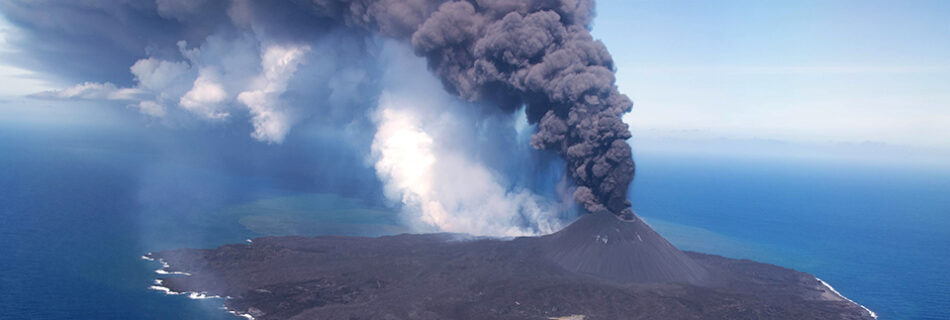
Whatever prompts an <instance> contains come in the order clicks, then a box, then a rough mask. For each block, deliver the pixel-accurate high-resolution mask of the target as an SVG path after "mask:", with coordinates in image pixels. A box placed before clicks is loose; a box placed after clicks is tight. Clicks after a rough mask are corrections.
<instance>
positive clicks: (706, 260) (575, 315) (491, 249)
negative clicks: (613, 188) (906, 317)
mask: <svg viewBox="0 0 950 320" xmlns="http://www.w3.org/2000/svg"><path fill="white" fill-rule="evenodd" d="M144 258H146V259H149V260H158V261H161V262H162V265H163V268H162V269H161V270H160V272H159V273H162V274H166V276H164V277H162V278H159V279H157V280H155V281H156V286H155V287H153V288H158V289H161V290H164V291H166V292H169V293H190V294H191V296H193V297H211V296H218V297H224V298H226V299H225V301H224V304H225V308H226V309H227V310H229V311H230V312H232V313H234V314H237V315H240V316H244V317H246V318H249V319H257V320H269V319H294V320H298V319H571V320H580V319H584V320H596V319H874V318H876V316H875V315H874V313H873V312H871V311H870V310H867V309H866V308H864V307H862V306H861V305H859V304H857V303H855V302H853V301H851V300H849V299H847V298H845V297H844V296H842V295H840V294H838V293H837V292H836V291H835V290H834V289H832V288H831V287H830V286H828V285H827V284H825V283H823V282H822V281H821V280H819V279H817V278H816V277H814V276H812V275H809V274H807V273H803V272H798V271H795V270H791V269H787V268H782V267H779V266H775V265H770V264H765V263H759V262H754V261H750V260H736V259H729V258H724V257H720V256H716V255H709V254H702V253H696V252H687V251H680V250H678V249H677V248H675V247H674V246H673V245H672V244H670V243H669V242H667V241H666V240H665V239H663V237H661V236H660V235H659V234H658V233H656V232H655V231H653V229H652V228H650V226H649V225H647V224H646V223H645V222H643V220H641V219H639V218H637V217H635V216H634V217H632V218H629V217H628V218H627V219H623V218H620V217H618V216H615V215H613V214H611V213H606V212H604V213H591V214H586V215H583V216H581V217H580V218H579V219H577V220H576V221H575V222H573V223H572V224H570V225H568V226H567V227H565V228H564V229H562V230H560V231H558V232H555V233H553V234H549V235H544V236H537V237H518V238H514V239H498V238H485V237H472V236H468V235H463V234H452V233H436V234H400V235H393V236H382V237H348V236H318V237H299V236H285V237H262V238H257V239H253V240H251V241H248V243H245V244H234V245H225V246H222V247H219V248H216V249H177V250H169V251H162V252H155V253H149V254H147V255H146V256H144Z"/></svg>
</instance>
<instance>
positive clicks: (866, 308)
mask: <svg viewBox="0 0 950 320" xmlns="http://www.w3.org/2000/svg"><path fill="white" fill-rule="evenodd" d="M815 280H818V282H819V283H821V284H822V285H823V286H825V288H828V290H831V292H832V293H834V294H835V295H837V296H838V297H841V298H842V299H844V300H847V301H848V302H851V303H853V304H856V305H858V306H859V307H861V309H864V311H867V313H868V314H869V315H871V318H874V319H877V314H876V313H874V311H871V309H868V307H865V306H864V305H863V304H860V303H857V302H855V301H854V300H851V299H848V297H845V296H844V295H843V294H841V293H840V292H838V290H835V288H834V287H832V286H831V284H829V283H828V282H826V281H825V280H821V278H818V277H815Z"/></svg>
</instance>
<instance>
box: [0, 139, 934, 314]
mask: <svg viewBox="0 0 950 320" xmlns="http://www.w3.org/2000/svg"><path fill="white" fill-rule="evenodd" d="M150 143H156V142H154V141H151V142H148V143H145V142H142V143H139V142H138V140H137V138H136V137H120V136H116V135H115V134H114V132H96V131H95V130H84V131H82V133H81V134H78V133H77V132H70V131H68V130H67V131H57V130H39V129H35V128H17V127H6V128H0V319H97V320H100V319H234V317H232V316H230V315H228V314H226V313H224V312H222V311H221V310H219V309H218V308H219V307H220V301H216V300H200V301H199V300H190V299H188V298H186V297H184V296H166V295H164V294H162V293H160V292H158V291H154V290H148V289H147V288H148V286H149V285H150V284H151V281H152V280H153V279H154V278H155V276H156V275H155V273H154V270H155V269H156V268H157V267H158V266H157V265H156V263H154V262H148V261H144V260H142V259H140V256H141V255H142V254H144V253H146V252H148V251H155V250H162V249H171V248H178V247H214V246H217V245H221V244H226V243H238V242H242V241H244V240H245V239H247V238H251V237H257V236H262V235H266V234H284V233H304V234H319V233H347V232H348V230H352V233H358V234H366V235H373V234H382V233H387V232H398V231H400V229H399V227H398V226H397V225H396V224H397V222H395V221H396V220H395V219H389V218H387V215H390V214H392V213H391V212H388V211H387V210H386V209H384V208H382V207H381V206H380V205H379V204H376V203H375V202H373V201H359V200H352V199H349V198H348V195H333V194H327V192H328V191H327V190H310V189H308V188H307V187H306V186H304V187H300V186H296V187H287V186H286V185H282V184H278V183H274V182H273V181H272V179H271V178H269V177H267V176H257V175H254V174H253V170H250V171H248V170H244V171H241V172H244V173H242V174H228V173H225V172H227V171H221V170H217V169H216V168H215V167H214V166H208V165H189V162H188V161H175V159H166V158H163V157H164V156H163V155H162V154H161V153H159V152H153V151H150ZM637 160H638V176H637V180H636V182H635V185H634V188H635V189H634V191H633V198H634V203H635V208H636V209H637V211H638V213H639V214H640V215H642V216H643V217H644V218H645V219H646V220H647V221H648V223H650V224H651V225H653V226H654V227H655V228H656V229H657V230H658V231H660V233H662V234H663V235H665V236H666V237H668V238H669V239H670V240H671V241H672V242H673V243H674V244H676V245H678V246H679V247H681V248H684V249H688V250H695V251H702V252H709V253H716V254H721V255H725V256H729V257H735V258H750V259H754V260H759V261H764V262H769V263H774V264H779V265H782V266H786V267H790V268H795V269H798V270H802V271H806V272H809V273H812V274H815V275H817V276H818V277H820V278H822V279H824V280H826V281H827V282H829V283H831V284H832V285H833V286H834V287H835V288H836V289H837V290H838V291H840V292H841V293H842V294H844V295H846V296H847V297H849V298H851V299H853V300H855V301H857V302H859V303H861V304H863V305H865V306H867V307H868V308H870V309H871V310H873V311H875V312H876V313H877V314H879V315H880V317H881V318H882V319H950V311H948V310H950V272H948V269H950V251H948V250H950V173H948V172H945V171H940V170H937V169H927V168H909V167H897V166H873V165H855V164H849V163H835V162H817V161H813V162H809V161H804V160H802V161H778V160H775V159H768V158H759V159H745V158H741V157H726V156H720V157H701V156H695V155H694V156H685V155H680V156H674V155H660V154H650V152H649V150H639V151H638V154H637ZM247 172H251V173H250V174H249V173H247ZM330 191H332V190H330ZM314 217H316V218H314ZM324 221H325V223H324Z"/></svg>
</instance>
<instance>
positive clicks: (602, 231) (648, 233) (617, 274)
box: [540, 212, 710, 285]
mask: <svg viewBox="0 0 950 320" xmlns="http://www.w3.org/2000/svg"><path fill="white" fill-rule="evenodd" d="M540 240H541V241H542V242H544V252H545V257H546V258H548V259H550V260H551V261H553V262H555V263H557V264H558V265H560V266H561V267H563V268H564V269H565V270H568V271H571V272H575V273H579V274H587V275H592V276H595V277H598V278H602V279H604V280H609V281H613V282H617V283H650V282H663V283H690V284H695V285H703V284H708V283H710V277H709V273H708V272H707V271H706V269H705V268H703V267H702V266H701V265H699V264H698V263H696V262H695V261H693V259H691V258H689V257H688V256H687V255H686V254H684V253H683V252H681V251H679V250H677V249H676V247H674V246H673V245H672V244H670V243H669V242H667V241H666V239H663V237H661V236H660V234H658V233H656V231H653V229H652V228H650V226H648V225H647V224H646V223H644V222H643V220H641V219H639V218H636V217H635V218H633V219H632V220H623V219H620V218H618V217H617V216H615V215H613V214H611V213H606V212H605V213H594V214H588V215H584V216H581V217H580V218H579V219H578V220H577V221H575V222H574V223H572V224H571V225H569V226H567V227H566V228H564V229H563V230H561V231H559V232H556V233H554V234H551V235H548V236H545V237H542V238H541V239H540Z"/></svg>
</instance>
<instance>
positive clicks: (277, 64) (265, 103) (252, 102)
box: [237, 46, 310, 143]
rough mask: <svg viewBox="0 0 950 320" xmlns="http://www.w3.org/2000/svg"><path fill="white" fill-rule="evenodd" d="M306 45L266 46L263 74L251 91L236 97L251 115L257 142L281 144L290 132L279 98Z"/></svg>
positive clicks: (286, 115)
mask: <svg viewBox="0 0 950 320" xmlns="http://www.w3.org/2000/svg"><path fill="white" fill-rule="evenodd" d="M309 51H310V47H308V46H269V47H267V48H266V49H265V50H264V52H263V54H262V55H261V69H262V74H261V75H260V76H259V77H258V79H257V80H256V81H255V85H254V86H253V87H254V89H252V90H248V91H244V92H241V93H240V94H238V97H237V98H238V101H240V102H241V103H243V104H244V105H245V106H247V108H248V110H249V111H250V112H251V116H252V120H251V122H252V124H253V125H254V132H253V133H251V136H252V137H254V138H255V139H257V140H261V141H267V142H274V143H280V142H282V141H283V140H284V136H285V135H287V132H288V131H289V130H290V126H291V123H290V122H291V117H290V115H289V114H288V112H289V111H288V110H286V108H284V107H282V106H281V103H280V95H281V94H283V93H284V91H286V90H287V82H288V81H290V78H291V77H293V75H294V73H295V72H296V71H297V66H298V65H299V64H300V63H301V60H302V59H303V57H304V55H306V53H307V52H309Z"/></svg>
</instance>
